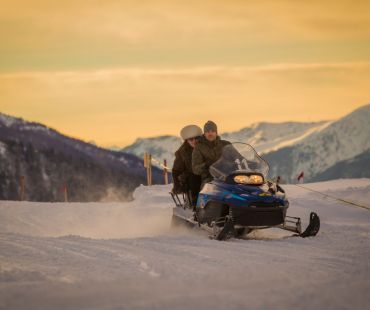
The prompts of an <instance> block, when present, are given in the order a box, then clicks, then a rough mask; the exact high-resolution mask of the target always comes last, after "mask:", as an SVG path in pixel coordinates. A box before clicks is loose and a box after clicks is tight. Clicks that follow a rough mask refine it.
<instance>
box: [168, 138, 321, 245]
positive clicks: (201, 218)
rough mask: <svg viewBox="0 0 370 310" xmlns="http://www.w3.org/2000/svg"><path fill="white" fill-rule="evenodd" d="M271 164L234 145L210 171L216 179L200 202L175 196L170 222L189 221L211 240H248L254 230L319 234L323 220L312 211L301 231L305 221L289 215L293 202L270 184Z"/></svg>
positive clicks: (248, 148)
mask: <svg viewBox="0 0 370 310" xmlns="http://www.w3.org/2000/svg"><path fill="white" fill-rule="evenodd" d="M268 172H269V165H268V163H267V162H266V161H265V160H263V159H262V158H261V157H260V156H259V155H258V154H257V152H256V151H255V150H254V148H253V147H252V146H250V145H249V144H245V143H239V142H238V143H232V144H230V145H227V146H225V147H224V148H223V151H222V156H221V158H220V159H219V160H218V161H216V162H215V163H214V164H213V165H212V166H211V167H210V173H211V175H212V176H213V180H212V181H211V182H209V183H206V184H205V185H204V187H203V189H202V190H201V191H200V193H199V196H198V199H197V202H196V204H195V203H193V202H192V201H191V195H190V194H188V193H184V194H183V195H177V194H174V193H171V196H172V198H173V200H174V202H175V205H176V207H175V208H174V209H173V217H172V224H173V225H178V224H180V223H186V224H188V225H190V226H199V227H200V228H202V229H204V230H206V231H208V232H209V233H210V237H211V238H214V239H217V240H225V239H229V238H232V237H236V238H241V237H245V236H246V235H247V234H248V233H250V232H251V231H253V230H256V229H263V228H270V227H278V228H281V229H284V230H288V231H291V232H293V233H294V235H295V236H300V237H303V238H304V237H310V236H315V235H316V234H317V233H318V231H319V229H320V219H319V217H318V215H317V214H316V213H314V212H311V214H310V223H309V225H308V226H307V228H306V230H305V231H303V232H302V228H301V219H300V218H298V217H291V216H287V215H286V214H287V209H288V207H289V202H288V200H287V199H286V197H285V192H284V190H283V189H282V188H281V187H280V185H279V184H278V183H277V182H272V181H268V180H267V179H266V178H267V175H268Z"/></svg>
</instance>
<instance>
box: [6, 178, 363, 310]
mask: <svg viewBox="0 0 370 310" xmlns="http://www.w3.org/2000/svg"><path fill="white" fill-rule="evenodd" d="M306 185H307V186H308V187H310V188H314V189H319V190H321V191H324V192H325V191H326V192H330V193H332V194H333V195H340V196H341V197H343V198H346V199H353V198H354V197H356V199H357V200H359V202H361V203H368V201H369V200H368V197H369V195H370V179H358V180H336V181H330V182H322V183H315V184H306ZM284 188H285V189H286V191H287V194H288V196H289V197H290V205H291V207H290V208H289V211H288V213H289V214H290V215H295V216H301V217H302V220H303V225H307V219H308V215H309V212H310V211H315V212H317V213H318V214H319V215H320V217H321V224H322V227H321V231H320V232H319V234H318V236H317V237H315V238H307V239H302V238H283V237H285V236H287V235H289V233H288V232H282V231H280V230H277V229H268V230H264V231H260V232H256V233H255V235H254V236H253V237H254V238H253V239H251V240H231V241H227V242H218V241H215V240H209V239H208V238H207V237H206V236H205V235H204V234H201V233H200V234H197V233H196V232H192V233H190V234H189V233H183V232H181V231H180V232H177V233H176V234H173V233H172V232H171V231H170V229H169V223H170V219H171V214H172V209H171V208H172V202H171V200H170V197H169V196H168V194H167V193H168V191H169V187H166V186H154V187H151V188H147V187H140V188H138V189H137V190H136V192H135V200H134V201H133V202H131V203H122V204H121V203H81V204H75V203H68V204H64V203H60V204H52V203H30V202H6V201H2V202H0V309H42V308H43V309H46V308H53V309H66V308H68V309H148V308H149V309H185V308H186V309H188V308H189V307H190V308H194V307H196V308H197V309H207V308H213V309H225V308H227V309H244V308H250V309H261V308H263V309H286V308H299V309H312V308H319V309H323V308H325V309H338V308H340V309H365V308H368V307H369V306H370V295H369V293H368V290H369V287H370V268H369V267H370V260H369V257H370V212H369V211H367V210H364V209H360V208H353V207H349V206H348V205H345V204H343V203H339V202H336V201H333V200H332V199H325V198H322V197H321V196H320V195H315V194H314V193H311V192H307V191H305V190H304V189H302V188H297V187H295V186H292V185H288V186H285V187H284ZM356 195H357V196H356ZM139 221H140V224H138V222H139ZM143 222H144V224H142V223H143ZM123 226H124V227H123ZM138 228H140V229H138ZM271 239H272V240H271Z"/></svg>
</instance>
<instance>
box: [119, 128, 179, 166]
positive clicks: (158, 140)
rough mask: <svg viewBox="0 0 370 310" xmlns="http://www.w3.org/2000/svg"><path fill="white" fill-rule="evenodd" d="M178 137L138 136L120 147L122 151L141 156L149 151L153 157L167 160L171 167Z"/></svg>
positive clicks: (177, 146)
mask: <svg viewBox="0 0 370 310" xmlns="http://www.w3.org/2000/svg"><path fill="white" fill-rule="evenodd" d="M181 143H182V140H181V138H180V137H175V136H169V135H167V136H159V137H153V138H138V139H137V140H136V141H135V142H134V143H133V144H131V145H129V146H127V147H125V148H123V149H122V151H123V152H126V153H130V154H134V155H136V156H138V157H140V158H143V156H144V154H145V153H150V154H152V156H153V157H154V159H156V160H158V161H160V162H163V160H164V159H166V160H167V165H168V166H169V167H172V164H173V161H174V153H175V151H176V150H177V149H178V148H179V146H180V145H181Z"/></svg>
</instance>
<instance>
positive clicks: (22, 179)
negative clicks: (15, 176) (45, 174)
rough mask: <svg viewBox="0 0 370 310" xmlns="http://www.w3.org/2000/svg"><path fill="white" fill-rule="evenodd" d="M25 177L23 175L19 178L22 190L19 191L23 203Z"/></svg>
mask: <svg viewBox="0 0 370 310" xmlns="http://www.w3.org/2000/svg"><path fill="white" fill-rule="evenodd" d="M24 179H25V177H24V175H21V176H20V178H19V183H20V190H19V200H20V201H23V200H24Z"/></svg>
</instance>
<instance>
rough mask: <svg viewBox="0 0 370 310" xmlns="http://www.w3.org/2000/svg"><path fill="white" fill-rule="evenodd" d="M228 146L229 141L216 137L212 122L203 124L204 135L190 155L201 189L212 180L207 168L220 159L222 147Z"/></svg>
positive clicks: (214, 125)
mask: <svg viewBox="0 0 370 310" xmlns="http://www.w3.org/2000/svg"><path fill="white" fill-rule="evenodd" d="M228 144H230V142H229V141H225V140H221V138H220V137H219V136H218V134H217V125H216V124H215V123H214V122H212V121H208V122H207V123H205V124H204V134H203V136H202V137H201V138H200V139H199V142H198V144H197V145H196V146H195V148H194V151H193V155H192V167H193V172H194V173H195V174H197V175H200V176H201V177H202V187H203V185H204V184H205V183H207V182H209V181H211V180H212V176H211V174H210V173H209V167H210V166H211V165H212V164H213V163H215V162H216V161H217V160H218V159H219V158H220V157H221V154H222V149H223V147H224V146H225V145H228Z"/></svg>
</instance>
